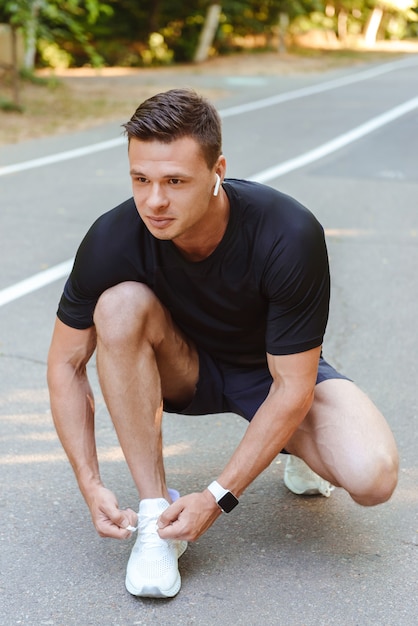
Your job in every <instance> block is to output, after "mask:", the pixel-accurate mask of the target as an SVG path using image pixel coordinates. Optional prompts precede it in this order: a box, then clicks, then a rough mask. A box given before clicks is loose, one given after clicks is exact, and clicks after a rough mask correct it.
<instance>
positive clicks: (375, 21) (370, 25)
mask: <svg viewBox="0 0 418 626" xmlns="http://www.w3.org/2000/svg"><path fill="white" fill-rule="evenodd" d="M382 17H383V9H382V8H380V7H375V8H374V9H373V11H372V14H371V15H370V18H369V20H368V22H367V24H366V31H365V33H364V41H365V42H366V45H368V46H374V44H375V43H376V39H377V33H378V30H379V27H380V24H381V22H382Z"/></svg>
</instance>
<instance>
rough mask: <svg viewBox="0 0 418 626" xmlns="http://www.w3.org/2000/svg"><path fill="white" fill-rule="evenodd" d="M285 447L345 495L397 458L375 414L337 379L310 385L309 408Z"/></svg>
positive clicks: (369, 403)
mask: <svg viewBox="0 0 418 626" xmlns="http://www.w3.org/2000/svg"><path fill="white" fill-rule="evenodd" d="M286 449H287V450H288V451H289V452H290V453H291V454H295V455H296V456H299V457H300V458H303V459H304V460H305V461H306V462H307V463H308V464H309V465H310V467H311V468H312V469H313V470H314V471H316V472H317V473H318V474H320V475H321V476H322V477H323V478H325V479H327V480H329V481H330V482H331V483H332V484H334V485H336V486H342V487H344V488H345V489H347V490H348V491H350V492H355V491H356V490H358V485H359V484H360V483H361V482H362V481H363V483H365V481H367V479H368V476H371V475H373V474H374V473H375V468H376V467H377V466H378V465H379V464H380V465H382V460H383V459H385V458H386V459H388V460H389V459H390V460H392V462H393V463H395V464H396V460H397V450H396V444H395V441H394V437H393V435H392V432H391V430H390V428H389V426H388V424H387V422H386V420H385V418H384V417H383V415H382V414H381V412H380V411H379V410H378V409H377V407H376V406H375V405H374V404H373V402H372V401H371V400H370V398H369V397H368V396H367V395H366V394H365V393H363V392H362V391H361V390H360V389H359V388H358V387H357V386H356V385H355V384H354V383H353V382H351V381H350V380H341V379H330V380H325V381H324V382H321V383H320V384H318V385H317V386H316V388H315V398H314V402H313V405H312V408H311V410H310V412H309V413H308V415H307V417H306V418H305V420H304V421H303V422H302V424H301V426H300V427H299V428H298V430H297V431H296V433H295V434H294V435H293V437H292V438H291V440H290V441H289V442H288V444H287V445H286Z"/></svg>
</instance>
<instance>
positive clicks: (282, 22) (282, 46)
mask: <svg viewBox="0 0 418 626" xmlns="http://www.w3.org/2000/svg"><path fill="white" fill-rule="evenodd" d="M288 28H289V15H288V14H287V13H283V12H282V13H279V20H278V29H277V30H278V35H279V42H278V46H277V50H278V52H279V53H280V54H284V53H285V52H286V34H287V29H288Z"/></svg>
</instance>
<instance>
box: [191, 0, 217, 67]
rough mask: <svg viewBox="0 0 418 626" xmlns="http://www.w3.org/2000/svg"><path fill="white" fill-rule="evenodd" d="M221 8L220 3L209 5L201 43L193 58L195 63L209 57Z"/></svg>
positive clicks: (200, 39)
mask: <svg viewBox="0 0 418 626" xmlns="http://www.w3.org/2000/svg"><path fill="white" fill-rule="evenodd" d="M221 8H222V7H221V5H220V4H211V5H210V6H209V7H208V10H207V13H206V18H205V23H204V25H203V28H202V32H201V33H200V37H199V43H198V45H197V50H196V53H195V55H194V59H193V61H194V62H195V63H201V62H202V61H206V59H207V58H208V54H209V49H210V47H211V45H212V43H213V40H214V38H215V34H216V29H217V28H218V24H219V16H220V14H221Z"/></svg>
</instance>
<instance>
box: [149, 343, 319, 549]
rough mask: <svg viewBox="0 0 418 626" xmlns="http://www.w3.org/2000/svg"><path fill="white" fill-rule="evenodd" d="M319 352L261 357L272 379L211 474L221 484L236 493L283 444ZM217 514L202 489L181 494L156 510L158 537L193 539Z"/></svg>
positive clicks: (309, 395)
mask: <svg viewBox="0 0 418 626" xmlns="http://www.w3.org/2000/svg"><path fill="white" fill-rule="evenodd" d="M320 351H321V348H320V347H318V348H314V349H313V350H309V351H307V352H302V353H300V354H293V355H286V356H273V355H271V354H268V355H267V359H268V365H269V369H270V372H271V375H272V378H273V383H272V386H271V388H270V392H269V394H268V396H267V398H266V400H265V401H264V402H263V404H262V405H261V406H260V408H259V409H258V411H257V413H256V414H255V415H254V417H253V419H252V421H251V422H250V424H249V426H248V428H247V430H246V432H245V435H244V437H243V438H242V440H241V442H240V444H239V445H238V447H237V449H236V450H235V452H234V453H233V455H232V457H231V459H230V461H229V463H228V464H227V465H226V467H225V469H224V470H223V472H222V473H221V474H220V476H219V477H218V478H217V480H218V482H219V483H220V484H221V485H222V487H224V488H225V489H228V490H230V491H232V493H234V494H235V495H236V496H238V497H239V496H240V495H241V494H242V493H243V492H244V490H245V489H246V488H247V487H248V485H249V484H250V483H251V482H252V481H253V480H255V478H256V477H257V476H258V475H259V474H261V472H262V471H263V470H264V469H266V468H267V467H268V466H269V464H270V463H271V462H272V461H273V459H274V458H275V457H276V456H277V455H278V454H279V452H280V451H281V450H282V449H283V448H284V447H285V446H286V443H287V441H288V440H289V439H290V438H291V436H292V435H293V433H294V432H295V431H296V430H297V429H298V427H299V426H300V424H301V422H302V421H303V420H304V418H305V417H306V415H307V413H308V412H309V409H310V407H311V405H312V402H313V397H314V389H315V382H316V376H317V370H318V361H319V356H320ZM219 514H220V510H219V507H218V505H217V504H216V502H215V499H214V497H213V495H212V494H211V493H210V492H209V491H208V490H207V489H205V491H203V492H202V493H198V494H191V495H190V496H185V497H183V498H180V499H179V500H177V501H176V502H175V503H174V504H172V505H171V507H170V508H169V509H167V510H166V511H165V512H164V513H163V514H162V516H161V518H160V522H159V526H160V536H161V537H163V538H172V537H173V538H174V537H175V538H179V539H180V538H181V539H188V540H191V541H193V540H196V539H197V538H198V537H199V536H200V535H201V534H203V533H204V532H205V531H206V530H207V529H208V528H209V527H210V526H211V524H213V522H214V521H215V519H216V518H217V517H218V515H219Z"/></svg>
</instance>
